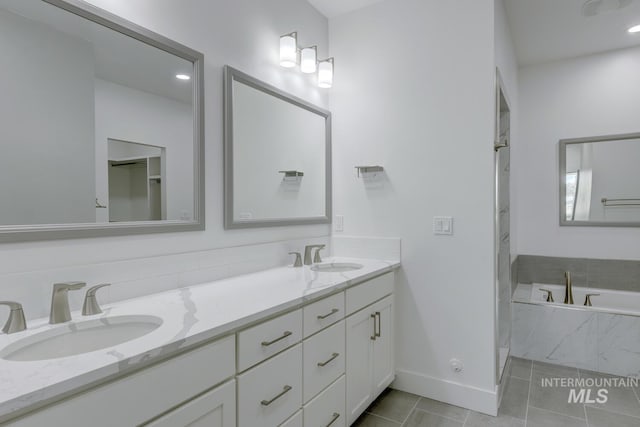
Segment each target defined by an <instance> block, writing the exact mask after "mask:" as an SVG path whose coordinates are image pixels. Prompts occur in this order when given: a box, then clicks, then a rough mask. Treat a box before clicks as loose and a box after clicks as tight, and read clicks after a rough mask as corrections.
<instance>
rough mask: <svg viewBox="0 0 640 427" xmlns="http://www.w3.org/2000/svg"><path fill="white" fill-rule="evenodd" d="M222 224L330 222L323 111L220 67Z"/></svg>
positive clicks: (327, 118)
mask: <svg viewBox="0 0 640 427" xmlns="http://www.w3.org/2000/svg"><path fill="white" fill-rule="evenodd" d="M224 99H225V108H224V114H225V121H224V122H225V125H224V129H225V131H224V201H225V207H224V226H225V228H227V229H235V228H251V227H273V226H286V225H303V224H327V223H330V222H331V113H330V112H329V111H327V110H324V109H322V108H319V107H317V106H315V105H313V104H310V103H308V102H306V101H304V100H302V99H300V98H297V97H294V96H292V95H290V94H288V93H286V92H284V91H282V90H280V89H278V88H276V87H274V86H272V85H269V84H267V83H265V82H262V81H260V80H258V79H256V78H254V77H251V76H249V75H247V74H245V73H243V72H241V71H239V70H236V69H234V68H232V67H229V66H226V67H225V69H224Z"/></svg>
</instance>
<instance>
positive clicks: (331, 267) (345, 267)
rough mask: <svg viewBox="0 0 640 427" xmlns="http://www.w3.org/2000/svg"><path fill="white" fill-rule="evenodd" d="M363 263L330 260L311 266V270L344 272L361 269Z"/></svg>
mask: <svg viewBox="0 0 640 427" xmlns="http://www.w3.org/2000/svg"><path fill="white" fill-rule="evenodd" d="M361 268H362V264H355V263H350V262H328V263H325V264H316V265H314V266H313V267H311V270H313V271H318V272H322V273H344V272H347V271H354V270H360V269H361Z"/></svg>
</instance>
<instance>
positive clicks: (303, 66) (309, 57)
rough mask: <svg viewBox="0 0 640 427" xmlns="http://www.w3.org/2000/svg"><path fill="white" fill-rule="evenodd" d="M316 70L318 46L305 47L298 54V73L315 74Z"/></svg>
mask: <svg viewBox="0 0 640 427" xmlns="http://www.w3.org/2000/svg"><path fill="white" fill-rule="evenodd" d="M317 68H318V46H311V47H305V48H304V49H302V51H301V52H300V71H302V72H303V73H305V74H312V73H315V72H316V70H317Z"/></svg>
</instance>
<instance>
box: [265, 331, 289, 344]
mask: <svg viewBox="0 0 640 427" xmlns="http://www.w3.org/2000/svg"><path fill="white" fill-rule="evenodd" d="M292 334H293V332H291V331H285V332H284V334H282V336H281V337H280V338H276V339H275V340H273V341H262V346H263V347H269V346H270V345H271V344H275V343H277V342H278V341H282V340H283V339H285V338H286V337H288V336H289V335H292Z"/></svg>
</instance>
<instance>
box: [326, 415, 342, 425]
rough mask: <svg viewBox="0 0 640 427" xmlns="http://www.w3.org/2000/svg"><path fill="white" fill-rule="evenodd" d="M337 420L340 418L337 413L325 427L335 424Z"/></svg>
mask: <svg viewBox="0 0 640 427" xmlns="http://www.w3.org/2000/svg"><path fill="white" fill-rule="evenodd" d="M338 418H340V414H339V413H337V412H334V413H333V418H331V421H329V424H327V427H329V426H330V425H331V424H333V423H335V422H336V421H338Z"/></svg>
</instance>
